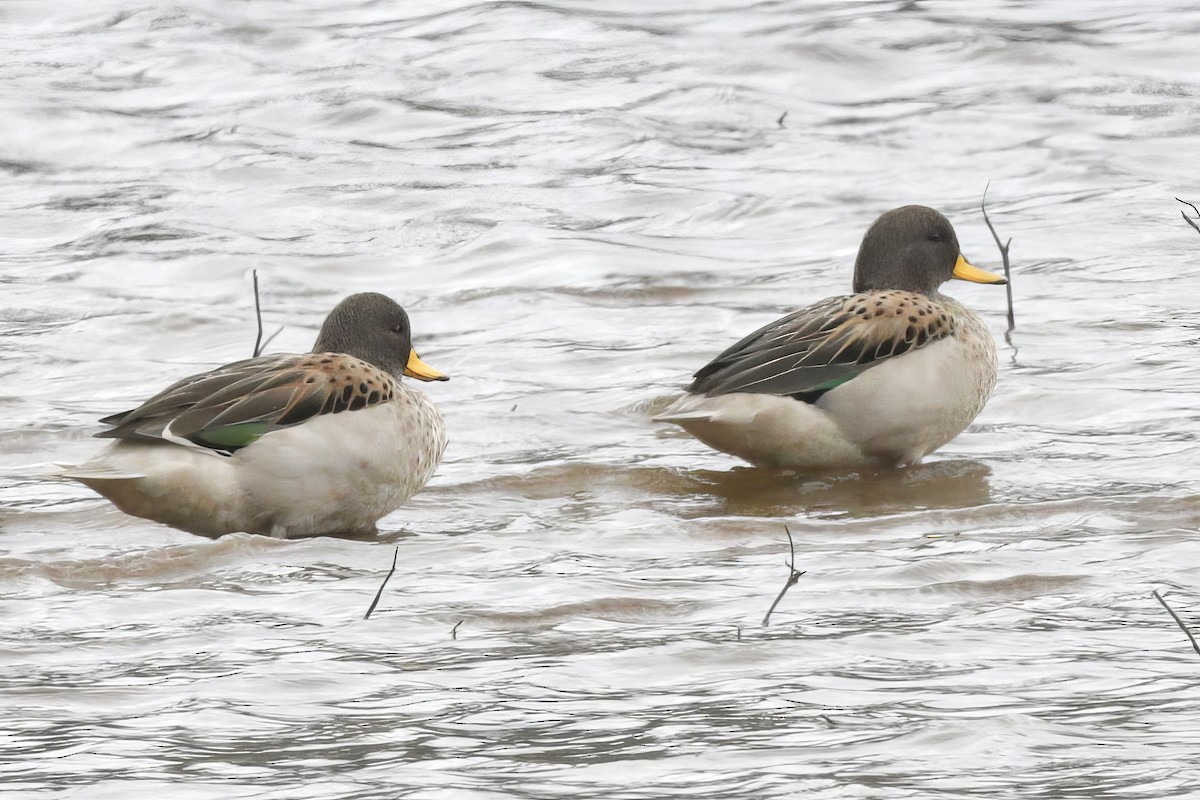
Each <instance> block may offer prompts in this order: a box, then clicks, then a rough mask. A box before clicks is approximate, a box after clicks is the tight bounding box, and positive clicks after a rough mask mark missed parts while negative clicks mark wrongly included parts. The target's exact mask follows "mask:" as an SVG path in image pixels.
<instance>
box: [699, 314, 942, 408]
mask: <svg viewBox="0 0 1200 800" xmlns="http://www.w3.org/2000/svg"><path fill="white" fill-rule="evenodd" d="M953 333H954V329H953V320H952V318H951V317H950V315H949V314H947V313H946V312H945V310H944V309H943V308H942V307H941V306H940V305H939V304H938V303H937V302H936V301H935V300H933V299H931V298H929V297H927V296H925V295H922V294H916V293H913V292H901V291H886V292H866V293H862V294H856V295H850V296H849V297H834V298H830V299H828V300H822V301H820V302H818V303H815V304H813V305H811V306H809V307H807V308H803V309H800V310H799V311H796V312H793V313H791V314H788V315H787V316H786V317H783V318H781V319H778V320H776V321H774V322H772V323H770V324H769V325H765V326H764V327H762V328H760V329H758V330H757V331H755V332H754V333H752V334H750V335H749V336H747V337H746V338H744V339H742V340H741V341H740V342H738V343H736V344H734V345H733V346H732V347H730V348H728V349H727V350H725V351H724V352H723V353H721V354H720V355H719V356H717V357H716V358H714V359H713V360H712V361H711V362H709V363H708V364H707V365H705V366H704V367H703V368H702V369H701V370H700V371H699V372H697V373H696V375H695V380H693V381H692V384H691V385H690V386H689V387H688V391H689V392H693V393H696V394H706V395H721V394H729V393H731V392H751V393H755V394H774V395H787V396H792V397H795V398H796V399H798V400H803V401H805V402H808V403H812V402H816V400H818V399H819V398H820V397H821V395H823V394H824V393H825V392H827V391H829V390H830V389H833V388H835V387H837V386H840V385H841V384H843V383H845V382H846V381H849V380H852V379H853V378H855V377H857V376H858V375H861V374H862V373H863V372H865V371H866V370H868V369H870V368H871V367H874V366H876V365H878V364H881V363H883V362H884V361H886V360H887V359H889V358H896V357H897V356H900V355H903V354H904V353H907V352H909V351H910V350H912V349H914V348H919V347H924V346H927V345H928V344H929V343H931V342H934V341H937V340H938V339H942V338H945V337H947V336H951V335H953Z"/></svg>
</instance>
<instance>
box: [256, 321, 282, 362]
mask: <svg viewBox="0 0 1200 800" xmlns="http://www.w3.org/2000/svg"><path fill="white" fill-rule="evenodd" d="M281 333H283V326H282V325H280V326H279V327H278V328H276V329H275V332H274V333H272V334H271V335H270V336H268V337H267V340H266V341H265V342H263V343H262V347H261V348H259V351H258V352H259V355H262V351H263V350H266V349H267V348H268V347H270V346H271V342H273V341H275V337H276V336H278V335H279V334H281Z"/></svg>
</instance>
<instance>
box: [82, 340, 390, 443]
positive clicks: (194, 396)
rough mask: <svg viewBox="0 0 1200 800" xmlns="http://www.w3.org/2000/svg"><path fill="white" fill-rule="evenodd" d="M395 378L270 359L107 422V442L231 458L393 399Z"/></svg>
mask: <svg viewBox="0 0 1200 800" xmlns="http://www.w3.org/2000/svg"><path fill="white" fill-rule="evenodd" d="M396 387H397V385H396V381H395V379H394V378H392V376H390V375H388V374H387V373H386V372H384V371H382V370H380V369H378V368H377V367H374V366H372V365H371V364H368V363H367V362H365V361H362V360H360V359H357V358H354V357H352V356H347V355H343V354H339V353H309V354H306V355H302V356H295V355H287V356H264V357H261V358H254V359H249V360H247V361H239V362H237V363H234V364H229V365H226V366H224V367H220V368H218V369H215V370H212V371H210V372H205V373H201V374H199V375H193V376H191V377H189V378H185V379H184V380H182V381H179V382H178V383H175V384H173V385H171V386H169V387H168V388H167V389H165V390H163V391H162V392H160V393H158V394H157V395H155V396H154V397H151V398H150V399H149V400H147V401H146V402H145V403H143V404H142V405H140V406H138V407H137V408H135V409H132V410H130V411H125V412H122V413H120V414H113V415H112V416H109V417H105V418H104V419H103V420H101V421H102V422H105V423H107V424H109V425H112V426H113V427H112V428H110V429H109V430H107V431H103V432H101V433H98V434H96V435H97V436H99V437H102V438H112V439H140V440H163V439H166V440H176V441H178V440H181V439H183V440H187V441H189V442H191V443H193V444H196V445H198V446H200V447H206V448H209V449H213V450H220V451H224V452H232V451H234V450H237V449H239V448H241V447H245V446H246V445H249V444H251V443H253V442H254V441H255V440H257V439H258V438H259V437H261V436H264V435H266V434H268V433H271V432H272V431H276V430H280V429H282V428H287V427H291V426H293V425H300V424H302V423H304V422H307V421H308V420H310V419H313V418H314V417H318V416H321V415H323V414H338V413H341V412H343V411H357V410H358V409H361V408H369V407H371V406H374V405H378V404H379V403H384V402H387V401H389V400H391V399H392V397H393V396H394V394H395V391H396Z"/></svg>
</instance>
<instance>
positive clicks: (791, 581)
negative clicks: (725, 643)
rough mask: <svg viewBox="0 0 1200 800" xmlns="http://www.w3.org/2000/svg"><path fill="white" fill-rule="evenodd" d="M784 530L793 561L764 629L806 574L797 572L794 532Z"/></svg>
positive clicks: (768, 613)
mask: <svg viewBox="0 0 1200 800" xmlns="http://www.w3.org/2000/svg"><path fill="white" fill-rule="evenodd" d="M783 529H784V531H786V532H787V537H788V547H789V548H791V551H792V559H791V561H790V562H789V563H788V578H787V582H786V583H785V584H783V588H782V589H780V590H779V595H778V596H777V597H776V598H775V602H774V603H771V607H770V608H768V609H767V614H766V616H765V617H763V621H762V624H763V627H764V628H765V627H767V626H768V625H770V624H771V613H772V612H773V611H774V610H775V606H777V605H779V601H780V600H782V599H783V596H784V595H785V594H787V590H788V589H790V588H792V587H793V586H795V585H796V581H798V580H800V576H801V575H803V574H804V572H805V571H804V570H801V571H799V572H797V571H796V543H795V542H793V541H792V532H791V531H790V530H788V526H787V525H784V526H783ZM738 635H739V637H740V635H741V629H740V628H739V629H738Z"/></svg>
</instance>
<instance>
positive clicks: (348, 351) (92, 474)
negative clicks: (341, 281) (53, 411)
mask: <svg viewBox="0 0 1200 800" xmlns="http://www.w3.org/2000/svg"><path fill="white" fill-rule="evenodd" d="M405 376H407V377H411V378H416V379H417V380H421V381H444V380H448V379H449V376H448V375H446V374H445V373H442V372H439V371H438V370H436V369H434V368H432V367H430V366H429V365H428V364H426V363H425V362H424V361H422V360H421V358H420V357H419V356H418V355H417V352H416V350H415V349H414V348H413V345H412V331H411V327H410V323H409V318H408V314H407V313H405V311H404V309H403V308H401V306H400V305H399V304H398V303H397V302H396V301H395V300H393V299H392V298H390V297H388V296H386V295H383V294H380V293H377V292H363V293H359V294H352V295H350V296H349V297H346V298H345V299H344V300H342V301H341V302H340V303H338V304H337V306H336V307H335V308H334V309H333V310H332V311H330V312H329V315H328V316H327V317H326V318H325V321H324V323H323V324H322V326H321V330H320V333H319V334H318V335H317V340H316V343H315V344H314V345H313V348H312V351H311V352H309V353H303V354H281V355H265V356H259V357H256V358H251V359H247V360H244V361H236V362H234V363H231V364H226V365H225V366H222V367H218V368H216V369H213V370H210V371H208V372H202V373H199V374H197V375H192V376H190V377H187V378H184V379H183V380H181V381H179V382H177V383H175V384H173V385H171V386H169V387H167V388H166V389H164V390H163V391H161V392H159V393H158V394H156V395H154V396H153V397H151V398H150V399H149V400H146V401H145V402H144V403H142V404H141V405H140V406H138V407H137V408H134V409H132V410H129V411H122V412H120V413H118V414H113V415H111V416H108V417H105V418H104V419H102V420H100V421H101V422H102V423H103V424H106V425H108V426H110V427H109V428H108V429H106V430H104V431H101V432H100V433H97V434H95V435H96V436H97V437H99V438H105V439H114V440H115V441H114V442H112V443H111V444H110V445H109V446H108V447H107V448H105V449H104V450H102V451H101V452H99V453H98V454H97V455H96V456H95V457H93V458H92V459H91V460H89V461H87V462H85V463H83V464H80V465H78V466H76V467H73V468H70V469H67V470H65V471H64V472H63V473H62V474H63V475H64V477H66V478H70V479H72V480H76V481H79V482H80V483H82V484H84V485H85V486H88V487H89V488H91V489H93V490H94V491H96V492H97V493H99V494H101V495H103V496H104V497H105V498H107V499H108V500H110V501H111V502H112V503H113V504H114V505H116V507H117V508H119V509H120V510H121V511H124V512H125V513H127V514H131V515H133V516H137V517H142V518H144V519H148V520H152V521H154V522H159V523H162V524H164V525H170V526H172V527H174V528H178V529H180V530H184V531H188V532H190V533H194V534H199V535H201V536H209V537H217V536H222V535H225V534H228V533H234V532H239V531H240V532H246V533H252V534H260V535H264V536H271V537H275V538H284V539H291V538H298V537H306V536H321V535H345V536H365V535H373V534H376V533H377V532H378V529H377V527H376V523H377V522H378V521H379V520H380V519H381V518H382V517H384V516H386V515H387V514H390V513H391V512H392V511H395V510H396V509H397V508H399V507H400V506H401V505H403V504H404V503H405V502H406V501H408V499H409V498H411V497H412V496H413V495H414V494H416V493H417V492H418V491H420V490H421V488H422V487H424V486H425V484H426V483H427V482H428V481H429V479H430V478H431V477H432V476H433V473H434V471H435V470H436V469H437V467H438V464H439V463H440V462H441V458H442V453H443V452H444V451H445V448H446V429H445V422H444V420H443V418H442V415H441V414H440V413H439V412H438V410H437V407H436V406H435V405H434V404H433V402H432V401H431V400H430V399H429V397H428V396H427V395H426V394H425V393H424V392H421V391H419V390H417V389H414V388H412V387H410V386H408V385H406V384H405V383H403V382H402V381H401V379H402V378H403V377H405Z"/></svg>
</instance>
